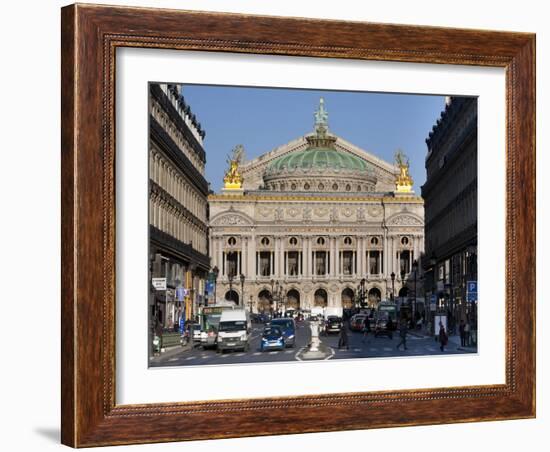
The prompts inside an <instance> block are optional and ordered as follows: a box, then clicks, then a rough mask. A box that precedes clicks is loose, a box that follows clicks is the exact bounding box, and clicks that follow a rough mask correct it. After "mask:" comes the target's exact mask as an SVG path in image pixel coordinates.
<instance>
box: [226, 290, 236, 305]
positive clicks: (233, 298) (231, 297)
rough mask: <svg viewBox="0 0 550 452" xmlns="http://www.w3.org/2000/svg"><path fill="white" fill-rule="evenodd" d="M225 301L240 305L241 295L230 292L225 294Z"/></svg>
mask: <svg viewBox="0 0 550 452" xmlns="http://www.w3.org/2000/svg"><path fill="white" fill-rule="evenodd" d="M225 300H226V301H232V302H233V303H235V305H238V304H239V294H238V293H237V292H235V291H234V290H228V291H227V292H225Z"/></svg>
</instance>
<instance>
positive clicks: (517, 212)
mask: <svg viewBox="0 0 550 452" xmlns="http://www.w3.org/2000/svg"><path fill="white" fill-rule="evenodd" d="M61 35H62V36H61V37H62V68H61V69H62V71H61V72H62V149H61V154H62V272H61V274H62V300H61V301H62V310H61V315H62V331H61V333H62V345H61V353H62V354H61V357H62V359H61V362H62V368H61V375H62V379H61V385H62V425H61V427H62V429H61V432H62V435H61V436H62V442H63V443H64V444H66V445H70V446H73V447H85V446H99V445H112V444H130V443H149V442H161V441H181V440H197V439H212V438H226V437H237V436H255V435H274V434H287V433H303V432H318V431H336V430H352V429H365V428H377V427H390V426H404V425H426V424H442V423H451V422H470V421H486V420H499V419H519V418H531V417H534V416H535V36H534V35H533V34H527V33H509V32H493V31H480V30H463V29H446V28H436V27H417V26H404V25H385V24H372V23H356V22H340V21H328V20H314V19H298V18H280V17H265V16H247V15H237V14H220V13H204V12H188V11H173V10H159V9H143V8H139V9H138V8H124V7H108V6H93V5H71V6H67V7H65V8H63V9H62V29H61ZM118 47H144V48H163V49H180V50H199V51H212V52H235V53H253V54H271V55H296V56H308V57H328V58H348V59H360V60H382V61H394V62H417V63H439V64H461V65H474V66H493V67H502V68H505V70H506V275H505V278H506V322H505V324H506V357H505V362H506V380H505V384H501V385H488V386H470V387H449V388H440V389H430V388H425V389H414V390H398V391H379V392H364V393H342V394H321V395H315V396H298V397H272V398H262V399H242V400H219V401H208V402H206V401H205V402H184V401H183V402H177V401H174V402H173V403H163V404H147V405H117V404H116V403H115V367H116V362H115V314H116V313H115V171H114V168H115V165H114V162H115V94H114V90H115V65H116V58H115V51H116V49H117V48H118ZM327 407H330V415H328V414H327V413H328V412H327ZM274 408H282V409H275V410H274ZM358 413H360V414H359V415H358ZM263 417H269V418H270V419H271V420H272V422H269V424H268V425H267V426H266V424H262V423H258V422H257V420H258V419H259V418H263Z"/></svg>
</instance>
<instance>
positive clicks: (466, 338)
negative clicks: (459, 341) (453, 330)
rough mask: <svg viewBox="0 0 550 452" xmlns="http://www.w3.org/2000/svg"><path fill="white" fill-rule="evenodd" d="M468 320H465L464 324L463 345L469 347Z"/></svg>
mask: <svg viewBox="0 0 550 452" xmlns="http://www.w3.org/2000/svg"><path fill="white" fill-rule="evenodd" d="M470 329H471V328H470V322H466V325H464V346H465V347H469V346H470Z"/></svg>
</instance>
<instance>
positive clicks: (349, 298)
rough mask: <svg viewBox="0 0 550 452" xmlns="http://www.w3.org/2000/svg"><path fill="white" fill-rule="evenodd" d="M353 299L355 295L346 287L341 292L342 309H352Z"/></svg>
mask: <svg viewBox="0 0 550 452" xmlns="http://www.w3.org/2000/svg"><path fill="white" fill-rule="evenodd" d="M354 298H355V293H354V292H353V290H352V289H350V288H349V287H346V288H345V289H344V290H342V296H341V300H342V307H343V308H344V309H350V308H353V300H354Z"/></svg>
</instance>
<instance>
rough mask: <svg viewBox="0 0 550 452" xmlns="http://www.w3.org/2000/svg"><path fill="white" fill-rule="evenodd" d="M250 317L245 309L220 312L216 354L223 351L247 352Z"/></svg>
mask: <svg viewBox="0 0 550 452" xmlns="http://www.w3.org/2000/svg"><path fill="white" fill-rule="evenodd" d="M249 335H250V316H249V315H248V311H247V310H246V309H231V310H227V311H223V312H222V316H221V317H220V323H219V324H218V346H217V350H218V352H222V353H223V352H224V351H225V350H236V349H239V350H242V351H245V352H246V351H248V348H249V343H248V338H249Z"/></svg>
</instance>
